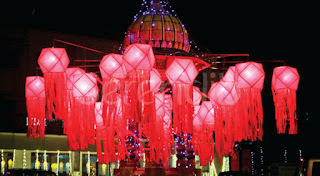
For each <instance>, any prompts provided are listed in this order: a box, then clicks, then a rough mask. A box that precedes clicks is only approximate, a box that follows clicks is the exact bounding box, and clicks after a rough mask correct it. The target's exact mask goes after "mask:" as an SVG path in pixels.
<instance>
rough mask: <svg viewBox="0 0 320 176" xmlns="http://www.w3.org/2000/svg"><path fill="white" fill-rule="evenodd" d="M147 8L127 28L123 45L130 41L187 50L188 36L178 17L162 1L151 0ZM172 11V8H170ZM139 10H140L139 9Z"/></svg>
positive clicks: (154, 46)
mask: <svg viewBox="0 0 320 176" xmlns="http://www.w3.org/2000/svg"><path fill="white" fill-rule="evenodd" d="M144 3H145V5H146V7H147V10H146V11H145V12H143V13H142V14H140V15H137V16H138V17H137V18H135V20H134V21H133V22H132V23H131V25H130V27H129V28H128V30H127V33H126V36H125V39H124V47H127V46H129V45H130V44H132V43H146V44H151V45H152V47H153V48H167V49H168V48H171V49H177V50H183V51H185V52H189V50H190V45H189V37H188V32H187V30H186V29H185V27H184V25H183V24H182V22H181V21H180V20H179V18H177V17H175V16H174V15H172V14H171V13H170V12H169V11H168V10H167V9H165V7H166V4H162V1H161V2H159V1H157V0H153V1H151V2H150V4H149V6H148V5H147V2H146V1H144ZM172 11H173V10H172ZM140 12H141V10H140Z"/></svg>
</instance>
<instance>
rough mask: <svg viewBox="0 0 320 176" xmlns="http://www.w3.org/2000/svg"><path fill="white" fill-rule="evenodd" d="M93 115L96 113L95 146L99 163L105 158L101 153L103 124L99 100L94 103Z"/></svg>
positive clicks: (103, 134) (102, 162)
mask: <svg viewBox="0 0 320 176" xmlns="http://www.w3.org/2000/svg"><path fill="white" fill-rule="evenodd" d="M95 115H96V125H95V126H96V138H97V140H96V146H97V158H98V160H99V164H105V158H104V156H103V155H102V148H101V139H102V140H103V142H104V141H105V126H104V123H103V119H102V108H101V102H97V103H96V104H95Z"/></svg>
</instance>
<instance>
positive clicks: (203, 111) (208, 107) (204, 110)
mask: <svg viewBox="0 0 320 176" xmlns="http://www.w3.org/2000/svg"><path fill="white" fill-rule="evenodd" d="M198 116H199V118H200V120H201V121H202V122H203V123H204V125H205V128H206V129H208V130H209V131H213V124H214V109H213V107H212V104H211V102H210V101H203V102H202V103H201V106H200V109H199V111H198Z"/></svg>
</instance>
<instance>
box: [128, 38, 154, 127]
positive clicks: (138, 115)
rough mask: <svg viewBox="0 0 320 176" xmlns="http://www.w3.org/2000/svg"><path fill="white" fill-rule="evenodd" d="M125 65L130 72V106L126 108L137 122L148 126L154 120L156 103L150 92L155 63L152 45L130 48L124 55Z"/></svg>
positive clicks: (139, 45)
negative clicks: (151, 74)
mask: <svg viewBox="0 0 320 176" xmlns="http://www.w3.org/2000/svg"><path fill="white" fill-rule="evenodd" d="M123 59H124V61H125V62H124V65H125V67H126V69H127V71H128V76H129V82H128V83H127V85H126V87H128V97H129V102H130V105H129V106H128V107H127V108H126V109H127V112H128V114H130V118H132V119H133V120H134V121H135V122H142V124H146V123H148V122H149V121H153V120H154V118H155V117H154V115H153V111H154V104H153V103H151V102H153V101H154V98H153V96H152V92H151V91H150V71H151V70H152V68H153V65H154V63H155V57H154V55H153V50H152V47H151V45H147V44H139V43H135V44H132V45H130V46H128V47H127V48H126V49H125V52H124V54H123Z"/></svg>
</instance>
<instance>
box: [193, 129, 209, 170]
mask: <svg viewBox="0 0 320 176" xmlns="http://www.w3.org/2000/svg"><path fill="white" fill-rule="evenodd" d="M200 129H201V130H194V133H193V135H192V144H193V151H194V153H197V154H198V156H199V160H200V166H206V165H207V163H208V162H211V161H213V159H214V140H213V135H212V131H210V130H207V129H206V128H204V125H202V127H200Z"/></svg>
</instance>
